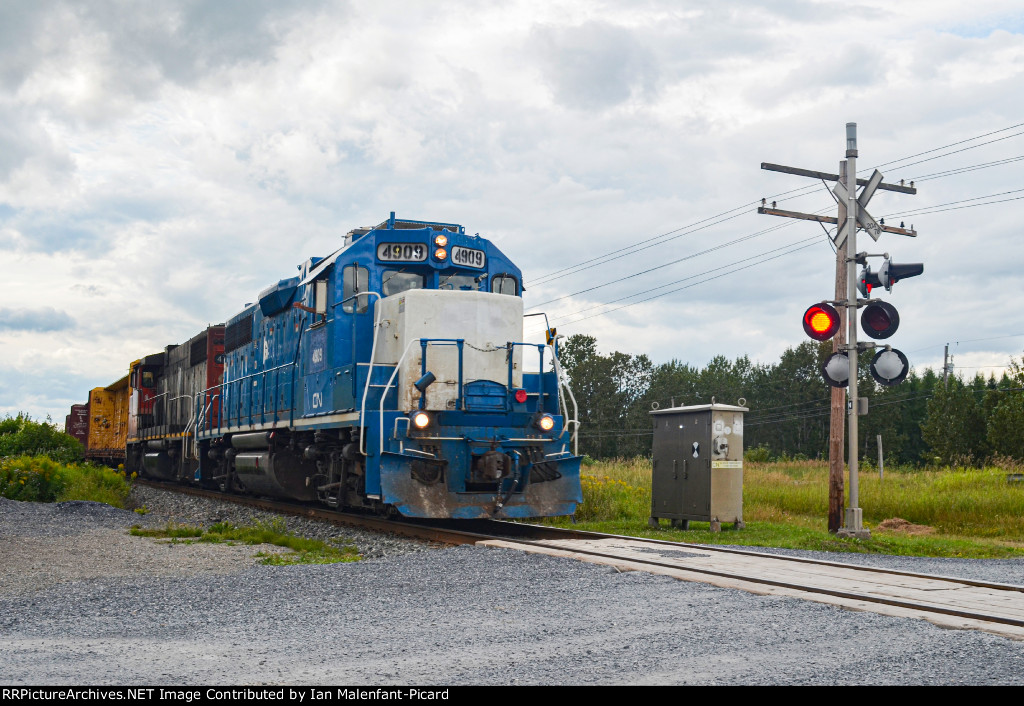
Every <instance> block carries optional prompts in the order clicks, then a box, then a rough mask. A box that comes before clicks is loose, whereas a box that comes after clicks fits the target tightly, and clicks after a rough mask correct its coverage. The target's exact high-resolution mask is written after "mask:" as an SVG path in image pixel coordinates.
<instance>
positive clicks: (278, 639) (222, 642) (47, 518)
mask: <svg viewBox="0 0 1024 706" xmlns="http://www.w3.org/2000/svg"><path fill="white" fill-rule="evenodd" d="M136 493H137V496H136V502H138V503H140V504H145V505H146V507H147V508H148V509H149V510H150V512H149V513H148V514H146V515H144V516H140V515H138V514H136V513H134V512H130V511H126V510H118V509H115V508H111V507H109V506H106V505H99V504H95V503H61V504H56V505H44V504H29V503H17V502H13V501H9V500H2V499H0V683H2V684H4V685H44V684H83V685H139V684H145V685H179V686H181V685H238V684H249V685H261V684H272V685H277V684H282V685H341V686H346V685H371V686H388V685H424V686H427V685H440V686H461V685H505V684H539V685H603V684H614V685H651V684H701V685H709V684H730V685H762V684H787V685H788V684H900V685H904V684H905V685H916V684H972V685H977V684H1024V642H1017V641H1012V640H1008V639H1005V638H1001V637H997V636H995V635H990V634H987V633H982V632H973V631H958V630H948V629H942V628H939V627H936V626H934V625H932V624H931V623H928V622H925V621H923V620H914V619H907V618H893V617H888V616H882V615H877V614H874V613H858V612H852V611H846V610H843V609H841V608H836V607H833V606H828V605H823V604H819V603H812V602H805V601H801V600H797V599H792V598H782V597H766V596H756V595H752V594H749V593H745V592H742V591H738V590H731V589H722V588H716V587H712V586H708V585H705V584H699V583H687V582H683V581H678V580H675V579H671V578H667V577H663V576H655V575H651V574H645V573H641V572H625V573H619V572H617V571H616V570H614V569H610V568H607V567H601V566H596V565H592V564H585V563H581V562H576V561H573V560H570V559H560V558H553V557H547V556H539V555H530V554H523V553H520V552H516V551H512V550H505V549H484V548H476V547H454V548H439V547H436V546H431V545H428V544H424V543H421V542H416V541H412V540H407V539H403V538H399V537H395V536H390V535H379V534H373V533H368V532H363V531H359V530H353V529H348V528H339V527H334V526H332V525H329V524H324V523H320V522H317V521H314V520H307V519H297V518H289V519H288V520H287V522H288V524H289V528H290V529H292V530H293V531H296V532H300V533H302V534H306V535H309V536H318V537H332V536H333V537H341V538H344V539H347V540H351V541H353V542H354V543H355V544H356V545H357V546H358V547H359V548H360V550H361V551H362V552H363V555H364V557H365V558H364V560H363V561H360V562H356V563H348V564H332V565H321V566H315V565H312V566H284V567H275V566H263V565H260V564H258V563H257V560H256V559H255V558H254V557H253V554H254V553H255V552H256V551H257V548H253V547H229V546H224V545H182V544H177V545H172V544H167V543H164V542H159V541H156V540H151V539H144V538H137V537H130V536H129V535H128V534H127V528H128V527H130V526H131V525H133V524H149V525H156V526H162V525H164V524H166V523H167V522H168V521H169V520H174V521H177V522H187V523H193V524H194V523H203V524H209V523H212V522H216V521H220V520H228V521H231V522H236V523H245V522H248V521H251V520H253V519H260V518H261V517H264V516H265V513H260V512H258V511H253V510H250V509H245V508H239V507H238V506H234V505H224V504H220V503H216V502H213V501H209V500H205V499H197V498H189V497H187V496H178V495H172V494H168V493H164V492H162V491H156V490H153V489H142V488H137V489H136ZM805 554H809V553H805ZM828 558H831V559H833V560H841V561H847V560H849V561H857V562H869V563H872V564H876V565H884V566H891V567H892V568H903V569H911V570H916V571H922V570H923V571H931V572H934V573H940V574H943V575H961V576H971V577H977V578H985V579H988V580H992V581H1000V582H1005V583H1017V584H1022V583H1024V562H1022V561H969V560H936V559H907V558H898V557H862V556H857V557H848V556H845V555H844V556H841V557H837V556H835V555H829V556H828Z"/></svg>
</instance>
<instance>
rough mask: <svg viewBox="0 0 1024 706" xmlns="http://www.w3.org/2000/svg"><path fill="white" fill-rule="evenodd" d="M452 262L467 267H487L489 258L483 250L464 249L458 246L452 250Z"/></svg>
mask: <svg viewBox="0 0 1024 706" xmlns="http://www.w3.org/2000/svg"><path fill="white" fill-rule="evenodd" d="M452 262H453V263H455V264H456V265H463V266H465V267H486V266H487V256H486V255H485V254H484V251H483V250H474V249H473V248H464V247H462V246H459V245H456V246H455V247H453V248H452Z"/></svg>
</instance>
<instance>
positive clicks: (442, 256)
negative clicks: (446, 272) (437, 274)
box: [434, 248, 448, 260]
mask: <svg viewBox="0 0 1024 706" xmlns="http://www.w3.org/2000/svg"><path fill="white" fill-rule="evenodd" d="M434 257H435V258H437V259H438V260H447V259H448V251H447V250H445V249H444V248H438V249H437V250H435V251H434Z"/></svg>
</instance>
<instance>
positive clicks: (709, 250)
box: [530, 223, 789, 309]
mask: <svg viewBox="0 0 1024 706" xmlns="http://www.w3.org/2000/svg"><path fill="white" fill-rule="evenodd" d="M787 225H789V224H788V223H785V224H780V225H775V226H771V227H770V228H765V229H764V230H760V231H757V232H756V233H749V234H747V235H744V236H742V237H739V238H736V239H734V240H730V241H729V242H727V243H721V244H720V245H716V246H714V247H712V248H707V249H706V250H701V251H700V252H696V253H692V254H690V255H686V256H684V257H680V258H678V259H676V260H672V261H671V262H666V263H663V264H661V265H658V266H656V267H649V268H648V269H646V270H641V271H640V272H634V273H633V274H631V275H626V276H625V277H622V278H621V279H618V280H614V281H610V282H605V283H604V284H598V285H594V286H593V287H588V288H587V289H581V290H579V291H578V292H573V293H572V294H565V295H563V296H560V297H555V298H554V299H548V300H547V301H545V302H541V303H540V304H534V305H533V306H531V307H530V308H531V309H536V308H537V307H541V306H544V305H545V304H551V303H552V302H557V301H561V300H562V299H568V298H569V297H574V296H576V295H577V294H585V293H586V292H592V291H594V290H595V289H601V288H603V287H608V286H611V285H613V284H618V283H619V282H621V281H623V280H630V279H633V278H634V277H640V276H641V275H646V274H649V273H651V272H654V271H656V270H660V269H664V268H665V267H670V266H672V265H677V264H679V263H680V262H685V261H686V260H692V259H694V258H697V257H700V256H701V255H707V254H709V253H712V252H715V251H716V250H721V249H722V248H727V247H729V246H730V245H736V244H737V243H743V242H746V241H748V240H752V239H754V238H758V237H760V236H762V235H764V234H765V233H771V232H772V231H776V230H779V229H780V228H783V227H785V226H787ZM666 286H667V285H666Z"/></svg>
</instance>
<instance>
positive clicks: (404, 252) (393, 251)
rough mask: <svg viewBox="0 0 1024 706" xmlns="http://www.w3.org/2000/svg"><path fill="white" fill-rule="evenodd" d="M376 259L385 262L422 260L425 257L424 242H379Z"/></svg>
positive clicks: (425, 247)
mask: <svg viewBox="0 0 1024 706" xmlns="http://www.w3.org/2000/svg"><path fill="white" fill-rule="evenodd" d="M377 259H379V260H384V261H385V262H423V261H424V260H426V259H427V246H426V244H425V243H381V244H380V245H378V246H377Z"/></svg>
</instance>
